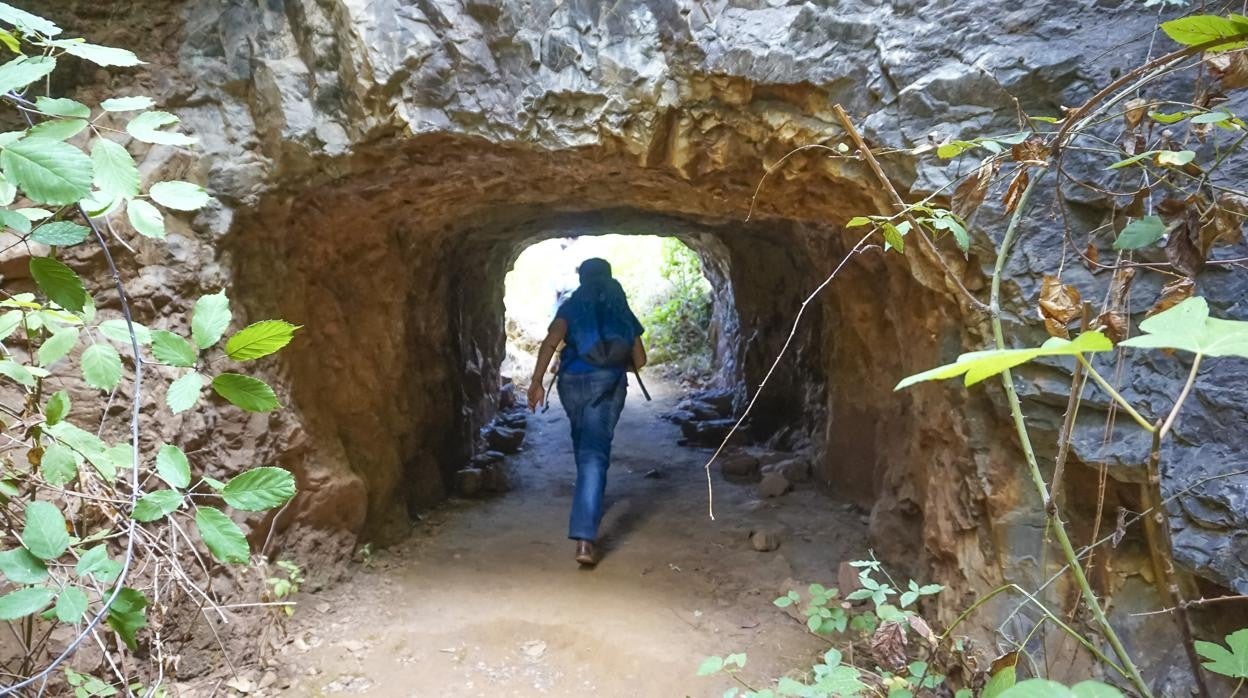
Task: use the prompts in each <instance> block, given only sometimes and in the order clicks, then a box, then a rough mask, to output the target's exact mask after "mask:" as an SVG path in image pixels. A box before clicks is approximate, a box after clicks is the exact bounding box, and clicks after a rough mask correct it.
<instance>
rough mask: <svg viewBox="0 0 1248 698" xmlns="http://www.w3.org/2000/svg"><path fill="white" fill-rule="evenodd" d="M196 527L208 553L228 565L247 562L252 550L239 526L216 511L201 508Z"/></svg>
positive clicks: (196, 517) (196, 513) (197, 513)
mask: <svg viewBox="0 0 1248 698" xmlns="http://www.w3.org/2000/svg"><path fill="white" fill-rule="evenodd" d="M195 526H196V528H198V529H199V537H200V538H202V539H203V541H204V545H206V546H208V551H209V552H211V553H212V556H213V557H214V558H216V559H217V560H218V561H220V562H224V563H226V564H232V563H238V564H242V563H245V562H247V560H248V559H249V558H250V557H251V548H250V547H248V545H247V537H246V536H244V535H243V532H242V530H241V529H240V528H239V527H238V524H236V523H234V522H233V521H231V520H230V517H228V516H226V515H225V514H223V513H221V512H220V511H218V510H216V509H212V508H209V507H200V508H198V509H197V510H196V511H195Z"/></svg>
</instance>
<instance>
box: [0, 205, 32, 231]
mask: <svg viewBox="0 0 1248 698" xmlns="http://www.w3.org/2000/svg"><path fill="white" fill-rule="evenodd" d="M0 224H3V225H4V226H6V227H8V228H12V229H13V230H16V231H17V232H19V233H21V234H23V235H25V234H26V233H29V232H30V219H29V218H27V217H26V216H23V215H22V214H20V213H18V212H17V211H10V210H8V209H0Z"/></svg>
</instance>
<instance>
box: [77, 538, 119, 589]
mask: <svg viewBox="0 0 1248 698" xmlns="http://www.w3.org/2000/svg"><path fill="white" fill-rule="evenodd" d="M74 574H76V575H78V576H79V577H86V576H87V575H91V576H92V577H95V578H96V579H97V580H99V582H100V583H101V584H112V583H113V581H115V580H116V579H117V575H119V574H121V563H120V562H117V561H116V560H114V559H112V558H110V557H109V556H108V546H106V545H104V544H102V543H101V544H100V545H97V546H95V547H94V548H91V549H90V550H88V551H86V552H85V553H83V554H82V556H81V557H79V558H78V564H77V565H75V566H74Z"/></svg>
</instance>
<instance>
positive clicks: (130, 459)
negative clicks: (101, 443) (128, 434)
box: [107, 443, 134, 470]
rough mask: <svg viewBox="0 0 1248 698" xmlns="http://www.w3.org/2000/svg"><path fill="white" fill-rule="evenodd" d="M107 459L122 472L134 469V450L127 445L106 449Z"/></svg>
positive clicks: (122, 444)
mask: <svg viewBox="0 0 1248 698" xmlns="http://www.w3.org/2000/svg"><path fill="white" fill-rule="evenodd" d="M107 452H108V459H109V460H111V461H112V462H113V465H114V466H116V467H117V468H120V469H122V470H129V469H130V468H133V467H134V449H133V448H132V447H131V446H130V444H128V443H120V444H113V445H112V446H109V447H108V449H107Z"/></svg>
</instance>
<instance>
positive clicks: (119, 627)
mask: <svg viewBox="0 0 1248 698" xmlns="http://www.w3.org/2000/svg"><path fill="white" fill-rule="evenodd" d="M146 609H147V599H146V598H145V597H144V596H143V594H141V593H140V592H138V591H136V590H134V589H131V588H130V587H123V588H122V589H121V591H120V592H118V594H117V598H116V599H114V600H113V605H112V606H109V608H108V627H110V628H112V629H113V630H114V631H116V633H117V634H118V635H119V636H121V639H122V641H123V642H125V643H126V647H129V648H130V651H131V652H133V651H135V649H136V645H135V635H136V634H138V632H139V630H140V629H142V628H145V627H147V616H146Z"/></svg>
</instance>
